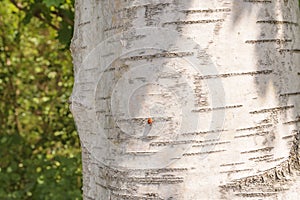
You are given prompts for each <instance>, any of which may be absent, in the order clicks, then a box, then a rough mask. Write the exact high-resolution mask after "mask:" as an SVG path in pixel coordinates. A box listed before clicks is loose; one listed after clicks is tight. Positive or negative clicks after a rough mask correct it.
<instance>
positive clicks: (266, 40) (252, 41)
mask: <svg viewBox="0 0 300 200" xmlns="http://www.w3.org/2000/svg"><path fill="white" fill-rule="evenodd" d="M272 42H274V43H277V44H281V43H285V42H292V40H290V39H263V40H247V41H246V42H245V43H247V44H259V43H272Z"/></svg>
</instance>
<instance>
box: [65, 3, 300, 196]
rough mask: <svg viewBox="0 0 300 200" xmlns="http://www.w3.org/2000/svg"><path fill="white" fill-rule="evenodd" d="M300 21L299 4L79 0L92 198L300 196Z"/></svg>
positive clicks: (80, 119) (81, 104) (84, 133)
mask: <svg viewBox="0 0 300 200" xmlns="http://www.w3.org/2000/svg"><path fill="white" fill-rule="evenodd" d="M250 11H251V12H250ZM298 23H299V5H298V0H288V1H287V0H284V1H275V0H242V1H237V0H226V1H225V0H209V1H199V0H184V1H174V0H156V1H141V0H126V1H124V0H111V1H107V0H106V1H105V0H101V1H96V0H85V1H83V0H76V16H75V26H74V38H73V40H72V56H73V62H74V71H75V83H74V89H73V92H72V97H71V98H70V99H71V100H70V107H71V110H72V113H73V115H74V118H75V121H76V125H77V127H78V133H79V136H80V140H81V144H82V161H83V165H82V166H83V193H84V194H83V197H84V199H91V200H99V199H100V200H128V199H129V200H141V199H143V200H149V199H152V200H194V199H195V200H200V199H212V200H215V199H220V200H240V199H244V198H247V199H267V200H278V199H293V200H294V199H297V198H298V197H299V196H300V191H299V188H300V176H299V174H300V155H299V152H300V150H299V146H300V144H299V138H300V129H299V126H300V123H299V122H300V118H299V116H300V110H299V108H300V95H299V94H300V92H299V91H300V84H299V81H300V80H299V75H300V70H299V66H300V65H299V64H300V60H299V59H300V57H299V56H298V53H299V52H300V51H299V37H297V36H298V35H299V26H298ZM297 45H298V46H297Z"/></svg>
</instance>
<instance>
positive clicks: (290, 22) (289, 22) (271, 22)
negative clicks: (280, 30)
mask: <svg viewBox="0 0 300 200" xmlns="http://www.w3.org/2000/svg"><path fill="white" fill-rule="evenodd" d="M256 23H258V24H288V25H289V24H290V25H295V26H298V23H296V22H293V21H280V20H259V21H257V22H256Z"/></svg>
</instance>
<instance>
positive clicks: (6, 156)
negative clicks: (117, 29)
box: [0, 0, 82, 200]
mask: <svg viewBox="0 0 300 200" xmlns="http://www.w3.org/2000/svg"><path fill="white" fill-rule="evenodd" d="M73 12H74V9H73V2H72V1H64V0H44V1H42V0H27V1H25V0H23V1H14V0H1V1H0V98H1V101H0V102H1V103H0V199H1V200H2V199H3V200H9V199H22V200H23V199H24V200H26V199H30V200H35V199H43V200H44V199H51V200H52V199H55V200H57V199H58V200H59V199H82V197H81V185H82V180H81V152H80V145H79V139H78V135H77V133H76V130H75V126H74V121H73V118H72V116H71V113H70V111H69V105H68V103H67V102H68V98H69V96H70V94H71V89H72V84H73V71H72V62H71V56H70V52H69V50H68V45H69V44H70V40H71V37H72V28H73Z"/></svg>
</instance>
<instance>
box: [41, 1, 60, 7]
mask: <svg viewBox="0 0 300 200" xmlns="http://www.w3.org/2000/svg"><path fill="white" fill-rule="evenodd" d="M63 2H64V0H43V3H45V5H46V6H47V7H48V8H49V7H51V6H55V7H58V6H59V5H60V4H62V3H63Z"/></svg>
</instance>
